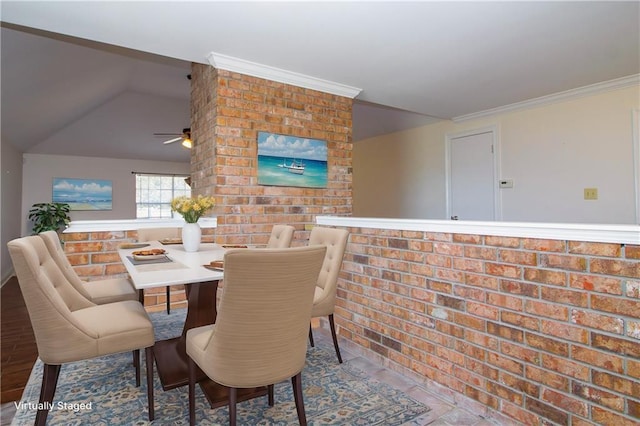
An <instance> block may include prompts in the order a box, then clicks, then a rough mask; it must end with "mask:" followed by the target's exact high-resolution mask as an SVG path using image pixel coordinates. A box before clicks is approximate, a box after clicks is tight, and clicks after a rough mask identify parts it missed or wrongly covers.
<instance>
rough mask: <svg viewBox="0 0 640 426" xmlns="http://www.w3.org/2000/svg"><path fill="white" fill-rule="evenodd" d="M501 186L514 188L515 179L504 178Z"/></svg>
mask: <svg viewBox="0 0 640 426" xmlns="http://www.w3.org/2000/svg"><path fill="white" fill-rule="evenodd" d="M500 188H513V179H502V180H501V181H500Z"/></svg>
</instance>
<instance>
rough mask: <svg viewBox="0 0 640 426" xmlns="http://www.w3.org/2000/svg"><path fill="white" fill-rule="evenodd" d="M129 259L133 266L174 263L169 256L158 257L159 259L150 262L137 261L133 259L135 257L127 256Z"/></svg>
mask: <svg viewBox="0 0 640 426" xmlns="http://www.w3.org/2000/svg"><path fill="white" fill-rule="evenodd" d="M127 259H129V262H131V263H132V264H133V265H136V266H138V265H150V264H152V263H171V262H173V260H171V259H170V258H169V257H168V256H166V255H165V256H163V257H158V258H154V259H149V260H136V259H134V258H133V256H127Z"/></svg>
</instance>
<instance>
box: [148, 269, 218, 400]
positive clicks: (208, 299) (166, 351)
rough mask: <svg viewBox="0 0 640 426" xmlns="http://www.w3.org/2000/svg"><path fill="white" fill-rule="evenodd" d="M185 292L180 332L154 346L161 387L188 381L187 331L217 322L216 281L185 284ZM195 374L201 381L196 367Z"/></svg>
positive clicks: (200, 373) (181, 384) (171, 386)
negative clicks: (185, 314)
mask: <svg viewBox="0 0 640 426" xmlns="http://www.w3.org/2000/svg"><path fill="white" fill-rule="evenodd" d="M185 291H186V295H187V303H188V305H187V318H186V320H185V322H184V327H183V329H182V334H181V335H180V336H178V337H174V338H173V339H168V340H161V341H158V342H156V343H155V345H154V354H155V359H156V366H157V369H158V376H159V377H160V382H161V383H162V389H164V390H169V389H174V388H177V387H180V386H185V385H187V384H189V365H188V363H187V350H186V341H187V331H188V330H190V329H192V328H195V327H201V326H203V325H209V324H214V323H215V322H216V316H217V310H216V296H217V293H218V281H211V282H204V283H194V284H186V285H185ZM196 377H197V378H198V379H200V380H202V379H204V378H206V376H205V374H204V373H203V372H202V370H200V369H197V372H196Z"/></svg>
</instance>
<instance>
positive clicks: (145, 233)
mask: <svg viewBox="0 0 640 426" xmlns="http://www.w3.org/2000/svg"><path fill="white" fill-rule="evenodd" d="M181 236H182V231H181V228H141V229H138V241H139V242H146V241H156V240H157V241H159V240H164V239H167V238H181ZM166 294H167V315H168V314H170V313H171V286H167V287H166Z"/></svg>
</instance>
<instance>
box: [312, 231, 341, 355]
mask: <svg viewBox="0 0 640 426" xmlns="http://www.w3.org/2000/svg"><path fill="white" fill-rule="evenodd" d="M348 239H349V231H347V230H345V229H334V228H325V227H321V226H314V227H313V228H312V229H311V234H310V235H309V245H311V246H313V245H323V246H326V247H327V254H326V255H325V257H324V262H323V264H322V271H320V275H319V276H318V282H317V283H316V288H315V294H314V296H313V309H312V310H311V317H312V318H316V317H321V316H325V315H327V316H328V318H329V327H330V328H331V337H332V338H333V347H334V348H335V350H336V355H337V357H338V362H339V363H340V364H342V355H340V347H338V336H337V335H336V325H335V322H334V320H333V312H334V309H335V304H336V292H337V291H338V275H339V274H340V268H341V267H342V259H343V257H344V251H345V249H346V247H347V240H348ZM309 342H310V344H311V346H314V342H313V331H312V330H311V327H309Z"/></svg>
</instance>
